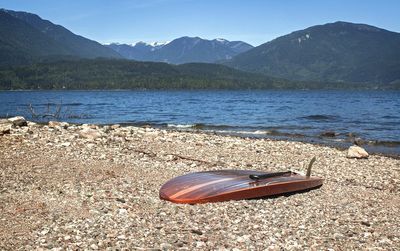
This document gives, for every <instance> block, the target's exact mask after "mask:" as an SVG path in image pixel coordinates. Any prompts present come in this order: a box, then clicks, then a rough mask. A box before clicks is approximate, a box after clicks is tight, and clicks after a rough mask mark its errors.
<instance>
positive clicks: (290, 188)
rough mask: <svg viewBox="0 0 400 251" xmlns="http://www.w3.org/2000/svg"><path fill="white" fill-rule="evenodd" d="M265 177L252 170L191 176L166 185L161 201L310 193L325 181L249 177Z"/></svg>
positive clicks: (293, 176)
mask: <svg viewBox="0 0 400 251" xmlns="http://www.w3.org/2000/svg"><path fill="white" fill-rule="evenodd" d="M264 174H267V173H266V172H259V171H250V170H219V171H208V172H198V173H190V174H187V175H183V176H179V177H176V178H174V179H171V180H170V181H168V182H167V183H165V184H164V185H163V186H162V187H161V189H160V198H161V199H164V200H168V201H172V202H175V203H188V204H196V203H206V202H219V201H227V200H239V199H251V198H259V197H265V196H271V195H278V194H284V193H291V192H296V191H303V190H308V189H311V188H315V187H318V186H321V185H322V181H323V180H322V179H321V178H318V177H306V176H303V175H300V174H297V173H293V172H292V173H287V174H283V175H280V176H276V177H270V178H266V179H262V180H258V181H255V180H252V179H250V178H249V175H264Z"/></svg>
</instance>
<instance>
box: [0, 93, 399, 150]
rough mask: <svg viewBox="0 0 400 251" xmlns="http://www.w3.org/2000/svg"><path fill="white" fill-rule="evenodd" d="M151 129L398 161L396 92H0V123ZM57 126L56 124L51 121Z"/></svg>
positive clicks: (397, 101) (397, 95)
mask: <svg viewBox="0 0 400 251" xmlns="http://www.w3.org/2000/svg"><path fill="white" fill-rule="evenodd" d="M29 104H31V105H32V108H33V110H34V112H35V113H36V114H45V113H47V109H50V113H54V110H55V108H56V106H57V105H59V104H62V105H61V111H60V113H59V114H60V120H62V121H68V122H72V123H96V124H115V123H119V124H129V125H139V126H141V125H150V126H154V127H162V128H167V129H174V130H202V131H205V132H212V133H220V134H229V135H237V136H243V137H257V138H260V137H266V138H274V139H286V140H297V141H306V142H313V143H321V144H327V145H333V146H341V147H347V146H349V145H350V144H351V142H352V140H353V139H354V137H357V138H360V139H361V142H362V143H363V147H365V148H366V149H367V150H368V151H370V152H382V153H386V154H396V155H399V154H400V92H399V91H390V92H389V91H327V90H323V91H300V90H299V91H297V90H296V91H293V90H291V91H271V90H269V91H211V90H210V91H188V90H184V91H0V117H10V116H15V115H22V116H25V117H26V118H27V119H29V120H36V121H43V119H39V118H34V117H32V111H30V109H29V108H28V105H29ZM52 120H54V119H52Z"/></svg>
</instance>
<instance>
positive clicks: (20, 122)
mask: <svg viewBox="0 0 400 251" xmlns="http://www.w3.org/2000/svg"><path fill="white" fill-rule="evenodd" d="M8 121H10V122H11V123H13V125H14V126H26V125H27V122H26V120H25V118H24V117H22V116H17V117H12V118H9V119H8Z"/></svg>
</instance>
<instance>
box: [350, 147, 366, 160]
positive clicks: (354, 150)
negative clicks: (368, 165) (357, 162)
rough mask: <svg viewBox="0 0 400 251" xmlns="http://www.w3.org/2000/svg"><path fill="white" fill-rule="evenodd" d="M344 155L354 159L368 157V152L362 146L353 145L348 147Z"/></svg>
mask: <svg viewBox="0 0 400 251" xmlns="http://www.w3.org/2000/svg"><path fill="white" fill-rule="evenodd" d="M346 157H347V158H355V159H368V157H369V154H368V153H367V151H365V149H364V148H362V147H360V146H357V145H354V146H350V147H349V149H348V150H347V155H346Z"/></svg>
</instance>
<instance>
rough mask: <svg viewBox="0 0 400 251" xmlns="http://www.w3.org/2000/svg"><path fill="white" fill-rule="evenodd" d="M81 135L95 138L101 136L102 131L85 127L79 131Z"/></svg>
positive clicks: (86, 137)
mask: <svg viewBox="0 0 400 251" xmlns="http://www.w3.org/2000/svg"><path fill="white" fill-rule="evenodd" d="M79 136H80V137H81V138H85V139H90V140H94V139H97V138H100V137H101V133H100V132H98V131H97V130H94V129H90V128H85V129H82V130H81V131H80V132H79Z"/></svg>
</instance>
